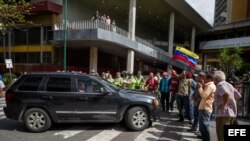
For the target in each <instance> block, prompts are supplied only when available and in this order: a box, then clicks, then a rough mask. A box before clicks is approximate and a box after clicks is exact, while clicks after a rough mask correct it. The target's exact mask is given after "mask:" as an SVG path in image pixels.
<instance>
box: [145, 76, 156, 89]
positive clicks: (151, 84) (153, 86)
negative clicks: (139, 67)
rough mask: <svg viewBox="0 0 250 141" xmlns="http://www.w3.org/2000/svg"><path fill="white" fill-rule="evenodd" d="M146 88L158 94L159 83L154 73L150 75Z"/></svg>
mask: <svg viewBox="0 0 250 141" xmlns="http://www.w3.org/2000/svg"><path fill="white" fill-rule="evenodd" d="M145 87H146V88H147V90H148V91H150V92H152V93H155V94H156V91H157V89H158V82H157V80H155V79H154V73H152V72H150V73H149V78H148V80H147V81H146V84H145Z"/></svg>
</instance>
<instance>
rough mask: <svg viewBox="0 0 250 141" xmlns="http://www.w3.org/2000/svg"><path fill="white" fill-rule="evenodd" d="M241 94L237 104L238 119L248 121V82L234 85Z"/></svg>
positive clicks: (249, 84)
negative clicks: (246, 119)
mask: <svg viewBox="0 0 250 141" xmlns="http://www.w3.org/2000/svg"><path fill="white" fill-rule="evenodd" d="M235 88H236V89H237V90H238V91H239V92H240V93H241V96H242V97H241V99H240V100H239V101H238V103H237V109H238V117H242V118H248V119H250V102H249V101H250V97H249V94H250V82H247V81H245V82H242V83H238V84H236V85H235Z"/></svg>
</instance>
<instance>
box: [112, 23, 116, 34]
mask: <svg viewBox="0 0 250 141" xmlns="http://www.w3.org/2000/svg"><path fill="white" fill-rule="evenodd" d="M111 26H112V31H114V32H116V24H115V20H113V21H112V23H111Z"/></svg>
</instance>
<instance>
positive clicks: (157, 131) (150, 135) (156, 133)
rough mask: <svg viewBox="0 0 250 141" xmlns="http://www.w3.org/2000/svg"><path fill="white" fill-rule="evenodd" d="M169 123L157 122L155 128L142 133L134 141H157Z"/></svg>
mask: <svg viewBox="0 0 250 141" xmlns="http://www.w3.org/2000/svg"><path fill="white" fill-rule="evenodd" d="M167 124H168V122H165V123H160V122H156V123H154V124H153V127H150V128H147V129H145V130H143V131H142V133H141V134H140V135H139V136H137V137H136V138H135V140H134V141H142V140H145V141H146V140H150V141H156V140H158V139H159V138H160V136H161V134H162V133H163V132H164V129H165V128H166V126H167Z"/></svg>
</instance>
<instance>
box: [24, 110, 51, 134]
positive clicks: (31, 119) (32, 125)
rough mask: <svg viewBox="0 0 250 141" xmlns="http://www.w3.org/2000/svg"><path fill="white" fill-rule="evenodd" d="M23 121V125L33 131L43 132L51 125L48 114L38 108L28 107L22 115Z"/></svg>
mask: <svg viewBox="0 0 250 141" xmlns="http://www.w3.org/2000/svg"><path fill="white" fill-rule="evenodd" d="M23 121H24V125H25V127H26V128H27V129H28V130H29V131H31V132H35V133H39V132H44V131H46V130H48V129H49V128H50V126H51V119H50V117H49V115H48V114H47V112H45V111H44V110H43V109H40V108H31V109H28V110H27V111H26V112H25V114H24V116H23Z"/></svg>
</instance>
